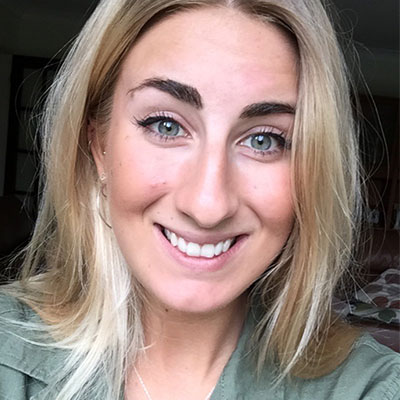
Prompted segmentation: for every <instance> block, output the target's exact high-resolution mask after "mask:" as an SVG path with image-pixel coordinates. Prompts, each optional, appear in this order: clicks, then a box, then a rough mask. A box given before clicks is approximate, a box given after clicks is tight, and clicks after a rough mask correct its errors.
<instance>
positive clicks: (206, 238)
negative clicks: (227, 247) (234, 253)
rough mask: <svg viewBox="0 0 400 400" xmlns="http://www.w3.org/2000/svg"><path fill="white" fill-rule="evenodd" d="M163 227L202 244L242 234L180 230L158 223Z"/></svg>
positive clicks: (213, 242) (187, 239) (188, 240)
mask: <svg viewBox="0 0 400 400" xmlns="http://www.w3.org/2000/svg"><path fill="white" fill-rule="evenodd" d="M158 226H159V227H160V228H161V229H164V228H165V229H168V230H169V231H170V232H173V233H175V234H176V235H177V236H179V237H181V238H183V239H185V241H186V242H188V243H189V242H192V243H197V244H200V245H203V244H216V243H219V242H223V241H225V240H227V239H234V238H235V237H237V236H239V235H241V234H239V233H219V232H208V233H200V232H189V231H185V230H179V229H175V228H170V227H168V226H165V225H158Z"/></svg>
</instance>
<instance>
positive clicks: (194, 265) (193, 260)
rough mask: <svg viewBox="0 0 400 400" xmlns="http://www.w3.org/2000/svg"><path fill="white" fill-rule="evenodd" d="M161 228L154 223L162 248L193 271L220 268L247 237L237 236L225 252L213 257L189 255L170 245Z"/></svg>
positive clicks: (209, 270)
mask: <svg viewBox="0 0 400 400" xmlns="http://www.w3.org/2000/svg"><path fill="white" fill-rule="evenodd" d="M161 229H162V228H161V226H159V225H155V231H156V235H157V237H158V238H159V239H160V242H161V246H162V248H164V249H165V251H166V252H167V253H168V254H169V255H170V256H171V257H172V258H173V259H174V260H175V261H177V262H178V263H180V264H182V265H183V266H184V267H186V268H187V269H190V270H192V271H195V272H214V271H219V270H222V269H223V268H224V267H225V266H227V265H228V263H229V261H230V260H231V259H232V258H233V256H234V255H235V254H236V253H237V252H238V251H239V250H240V248H241V247H242V245H243V244H244V242H245V241H246V238H247V236H246V235H243V236H239V237H238V238H237V240H236V243H235V244H234V245H233V246H232V247H231V248H230V249H229V250H228V251H227V252H225V253H221V254H220V255H219V256H215V257H213V258H206V257H190V256H188V255H187V254H185V253H182V252H181V251H180V250H178V248H176V247H174V246H172V244H171V243H170V241H169V240H168V239H167V238H166V237H165V236H164V234H163V233H162V231H161Z"/></svg>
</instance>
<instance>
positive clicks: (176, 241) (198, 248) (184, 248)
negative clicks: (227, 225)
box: [164, 229, 234, 258]
mask: <svg viewBox="0 0 400 400" xmlns="http://www.w3.org/2000/svg"><path fill="white" fill-rule="evenodd" d="M164 234H165V236H166V237H167V239H168V240H169V241H170V243H171V244H172V246H174V247H176V246H178V249H179V250H180V251H181V252H182V253H185V254H187V255H188V256H190V257H206V258H213V257H215V256H219V255H220V254H221V253H225V252H227V251H228V250H229V249H230V247H231V245H232V242H233V240H234V239H227V240H225V241H221V242H218V243H217V244H212V243H207V244H203V245H200V244H198V243H193V242H189V243H186V241H185V239H183V238H181V237H178V236H177V235H176V234H175V233H174V232H170V231H169V230H168V229H164Z"/></svg>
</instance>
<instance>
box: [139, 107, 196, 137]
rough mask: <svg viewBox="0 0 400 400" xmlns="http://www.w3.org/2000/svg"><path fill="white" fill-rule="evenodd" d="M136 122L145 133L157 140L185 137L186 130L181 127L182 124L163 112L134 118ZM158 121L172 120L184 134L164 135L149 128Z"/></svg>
mask: <svg viewBox="0 0 400 400" xmlns="http://www.w3.org/2000/svg"><path fill="white" fill-rule="evenodd" d="M135 121H136V124H137V125H138V126H139V127H141V128H143V129H144V130H145V132H146V133H147V134H151V135H153V136H154V137H155V138H156V139H157V140H160V141H162V142H167V141H173V140H176V139H178V138H182V137H187V136H188V135H187V133H186V130H185V129H184V128H183V127H182V125H181V124H180V123H179V122H177V121H176V120H175V119H174V118H173V117H171V116H169V115H168V114H165V113H159V114H156V115H152V116H149V117H146V118H144V119H141V120H138V119H136V118H135ZM160 122H172V123H174V124H177V125H178V126H179V127H180V128H181V129H182V130H183V131H184V132H185V135H179V136H170V135H165V134H162V133H160V132H156V131H154V130H153V129H151V128H150V126H151V125H153V124H156V123H160Z"/></svg>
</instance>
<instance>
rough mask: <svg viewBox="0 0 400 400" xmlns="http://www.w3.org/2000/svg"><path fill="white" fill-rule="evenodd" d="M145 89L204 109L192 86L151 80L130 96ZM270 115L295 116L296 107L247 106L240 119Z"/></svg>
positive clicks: (170, 80)
mask: <svg viewBox="0 0 400 400" xmlns="http://www.w3.org/2000/svg"><path fill="white" fill-rule="evenodd" d="M144 88H154V89H158V90H160V91H162V92H164V93H167V94H169V95H170V96H172V97H174V98H175V99H177V100H179V101H183V102H185V103H188V104H190V105H192V106H193V107H195V108H196V109H201V108H203V102H202V99H201V95H200V93H199V91H198V90H197V89H196V88H195V87H193V86H190V85H186V84H184V83H181V82H178V81H175V80H173V79H163V78H149V79H146V80H145V81H143V82H142V83H141V84H140V85H139V86H137V87H135V88H133V89H130V90H129V91H128V94H131V93H134V92H136V91H138V90H142V89H144ZM269 114H295V107H294V106H292V105H290V104H288V103H280V102H268V101H264V102H260V103H254V104H250V105H248V106H246V107H245V108H244V109H243V111H242V113H241V114H240V119H247V118H254V117H263V116H266V115H269Z"/></svg>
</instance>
